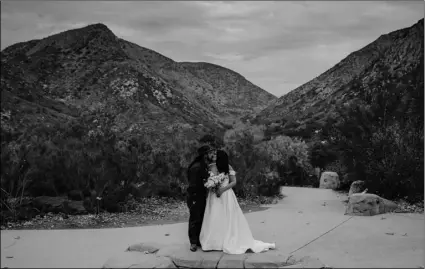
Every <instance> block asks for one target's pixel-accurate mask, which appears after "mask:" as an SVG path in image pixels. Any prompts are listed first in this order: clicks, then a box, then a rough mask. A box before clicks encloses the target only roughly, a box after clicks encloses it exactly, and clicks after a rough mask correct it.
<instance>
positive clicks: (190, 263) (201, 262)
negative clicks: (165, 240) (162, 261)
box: [156, 244, 223, 268]
mask: <svg viewBox="0 0 425 269" xmlns="http://www.w3.org/2000/svg"><path fill="white" fill-rule="evenodd" d="M222 255H223V252H219V251H202V250H201V249H200V248H198V251H196V252H192V251H190V250H189V244H178V245H172V246H167V247H164V248H161V249H160V250H159V251H158V252H157V253H156V256H164V257H169V258H171V260H172V261H173V262H174V264H175V265H176V266H177V267H185V268H215V267H216V266H217V264H218V262H219V261H220V259H221V257H222Z"/></svg>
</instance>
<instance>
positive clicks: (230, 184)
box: [220, 165, 236, 193]
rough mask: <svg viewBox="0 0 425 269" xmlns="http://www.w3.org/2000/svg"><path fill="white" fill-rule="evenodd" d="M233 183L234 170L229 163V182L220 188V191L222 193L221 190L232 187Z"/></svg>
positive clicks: (234, 181) (234, 182) (234, 178)
mask: <svg viewBox="0 0 425 269" xmlns="http://www.w3.org/2000/svg"><path fill="white" fill-rule="evenodd" d="M235 185H236V172H235V170H233V168H232V167H231V166H230V165H229V184H227V185H226V186H224V187H222V188H220V192H221V193H223V192H225V191H227V190H228V189H231V188H233V187H234V186H235Z"/></svg>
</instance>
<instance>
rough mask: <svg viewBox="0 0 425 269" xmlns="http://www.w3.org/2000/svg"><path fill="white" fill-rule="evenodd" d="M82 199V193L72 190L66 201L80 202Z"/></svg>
mask: <svg viewBox="0 0 425 269" xmlns="http://www.w3.org/2000/svg"><path fill="white" fill-rule="evenodd" d="M83 198H84V196H83V192H82V191H80V190H72V191H69V192H68V199H69V200H74V201H82V200H83Z"/></svg>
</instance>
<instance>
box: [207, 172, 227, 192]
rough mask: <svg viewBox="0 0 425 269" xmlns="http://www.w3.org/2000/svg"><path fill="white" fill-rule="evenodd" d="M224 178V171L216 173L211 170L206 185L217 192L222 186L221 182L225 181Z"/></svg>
mask: <svg viewBox="0 0 425 269" xmlns="http://www.w3.org/2000/svg"><path fill="white" fill-rule="evenodd" d="M224 178H225V174H224V173H220V174H218V175H214V173H213V172H210V176H209V177H208V178H207V180H206V182H205V184H204V186H205V187H206V188H207V189H210V190H212V191H213V192H217V190H218V189H219V188H220V186H221V183H222V182H223V180H224Z"/></svg>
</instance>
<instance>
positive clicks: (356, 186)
mask: <svg viewBox="0 0 425 269" xmlns="http://www.w3.org/2000/svg"><path fill="white" fill-rule="evenodd" d="M365 186H366V185H365V182H364V181H363V180H356V181H354V182H353V183H351V186H350V191H349V192H348V196H351V195H353V194H355V193H361V192H363V191H365V190H366V187H365Z"/></svg>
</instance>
